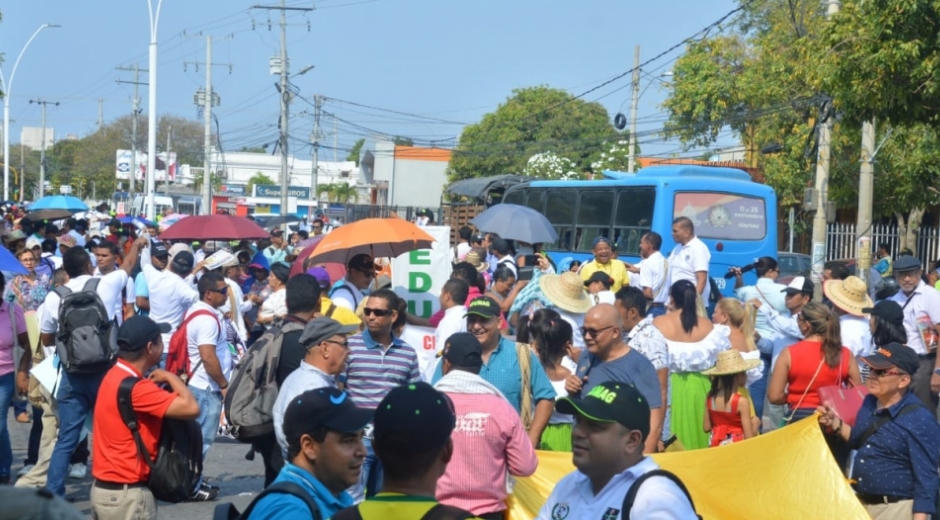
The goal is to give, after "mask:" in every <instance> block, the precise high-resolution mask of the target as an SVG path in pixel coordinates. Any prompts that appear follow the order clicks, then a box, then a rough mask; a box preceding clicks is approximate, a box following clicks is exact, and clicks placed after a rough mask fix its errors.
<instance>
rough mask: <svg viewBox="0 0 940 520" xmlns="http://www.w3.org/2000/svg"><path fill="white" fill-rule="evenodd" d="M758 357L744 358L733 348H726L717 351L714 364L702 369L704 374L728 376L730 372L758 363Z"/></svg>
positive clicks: (746, 369) (736, 371) (737, 371)
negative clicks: (716, 359)
mask: <svg viewBox="0 0 940 520" xmlns="http://www.w3.org/2000/svg"><path fill="white" fill-rule="evenodd" d="M761 363H762V361H761V360H760V359H744V356H742V355H741V353H740V352H738V351H737V350H734V349H728V350H725V351H724V352H719V353H718V361H717V362H716V363H715V366H713V367H712V368H709V369H708V370H704V371H702V375H706V376H728V375H731V374H740V373H741V372H747V371H748V370H750V369H752V368H755V367H756V366H758V365H760V364H761Z"/></svg>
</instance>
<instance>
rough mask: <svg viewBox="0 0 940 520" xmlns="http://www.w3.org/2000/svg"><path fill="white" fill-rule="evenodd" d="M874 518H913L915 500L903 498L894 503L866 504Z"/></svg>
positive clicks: (909, 519) (881, 519)
mask: <svg viewBox="0 0 940 520" xmlns="http://www.w3.org/2000/svg"><path fill="white" fill-rule="evenodd" d="M865 509H866V510H867V511H868V514H869V516H871V518H872V520H911V517H912V516H914V512H913V511H914V501H913V500H901V501H900V502H895V503H893V504H871V505H870V504H865Z"/></svg>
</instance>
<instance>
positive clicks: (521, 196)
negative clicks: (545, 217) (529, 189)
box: [503, 190, 526, 206]
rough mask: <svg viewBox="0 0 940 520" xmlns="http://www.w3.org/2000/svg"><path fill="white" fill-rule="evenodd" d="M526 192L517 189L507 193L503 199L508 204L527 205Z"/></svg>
mask: <svg viewBox="0 0 940 520" xmlns="http://www.w3.org/2000/svg"><path fill="white" fill-rule="evenodd" d="M525 194H526V192H525V191H523V190H516V191H514V192H512V193H510V194H508V195H506V197H505V198H504V199H503V202H504V203H506V204H515V205H517V206H525V204H524V201H525Z"/></svg>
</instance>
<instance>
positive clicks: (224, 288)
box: [209, 285, 228, 296]
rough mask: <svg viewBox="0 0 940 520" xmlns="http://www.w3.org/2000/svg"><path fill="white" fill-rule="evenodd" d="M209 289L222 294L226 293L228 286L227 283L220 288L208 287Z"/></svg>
mask: <svg viewBox="0 0 940 520" xmlns="http://www.w3.org/2000/svg"><path fill="white" fill-rule="evenodd" d="M209 290H210V291H212V292H214V293H219V294H221V295H222V296H226V295H228V286H227V285H226V286H225V287H223V288H221V289H209Z"/></svg>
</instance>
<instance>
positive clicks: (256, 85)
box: [0, 0, 737, 159]
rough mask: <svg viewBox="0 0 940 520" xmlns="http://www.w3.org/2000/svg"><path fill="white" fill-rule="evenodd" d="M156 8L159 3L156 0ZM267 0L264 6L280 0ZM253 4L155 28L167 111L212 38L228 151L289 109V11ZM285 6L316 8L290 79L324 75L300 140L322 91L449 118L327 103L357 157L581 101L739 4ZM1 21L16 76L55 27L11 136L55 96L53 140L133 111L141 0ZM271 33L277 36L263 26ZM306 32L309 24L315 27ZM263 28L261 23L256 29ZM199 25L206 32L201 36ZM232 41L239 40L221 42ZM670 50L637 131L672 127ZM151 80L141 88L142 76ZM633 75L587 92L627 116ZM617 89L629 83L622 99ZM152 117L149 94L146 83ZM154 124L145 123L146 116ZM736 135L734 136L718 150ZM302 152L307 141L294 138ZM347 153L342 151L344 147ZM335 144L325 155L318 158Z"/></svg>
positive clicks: (11, 14)
mask: <svg viewBox="0 0 940 520" xmlns="http://www.w3.org/2000/svg"><path fill="white" fill-rule="evenodd" d="M154 3H156V0H154ZM278 3H279V0H271V1H270V2H269V3H266V4H265V5H271V4H278ZM255 4H256V2H254V1H253V0H252V1H245V0H189V1H180V0H164V2H163V10H162V13H161V16H160V25H159V30H158V40H159V44H160V46H159V58H158V64H159V65H158V94H157V102H158V107H157V112H158V114H164V113H170V114H174V115H178V116H183V117H189V118H197V117H198V113H197V111H196V107H195V106H194V105H193V102H192V99H193V94H194V92H195V91H196V89H198V88H199V87H200V86H202V85H203V83H204V79H205V69H204V67H203V66H200V67H199V70H198V72H197V71H196V68H195V67H194V66H193V65H191V64H190V65H187V66H186V67H185V70H184V62H187V61H189V62H195V61H199V62H202V61H204V60H205V57H206V56H205V54H206V53H205V35H207V34H211V35H213V36H214V37H217V38H219V39H218V40H216V41H214V42H213V61H214V62H216V63H231V64H232V66H233V67H232V70H231V73H230V72H229V69H228V68H227V67H215V68H213V83H214V88H215V91H216V92H217V93H218V94H219V95H220V96H221V98H222V105H221V106H220V107H218V108H217V109H215V114H216V115H217V116H218V118H219V124H220V126H221V138H222V144H223V147H224V148H225V149H226V150H234V149H238V148H240V147H241V146H246V145H247V146H257V145H261V144H263V143H270V142H272V141H274V139H275V136H276V134H277V127H276V125H277V118H278V111H279V104H278V98H277V93H276V91H275V89H274V86H273V83H274V82H275V81H276V77H275V76H271V75H269V73H268V59H269V58H270V57H271V56H274V55H276V54H277V52H278V49H279V42H280V33H279V29H278V26H277V22H278V20H279V15H278V14H277V12H273V11H272V12H270V14H269V12H268V11H264V10H258V9H250V7H251V6H252V5H255ZM287 5H288V6H294V7H311V6H316V8H317V9H316V10H315V11H313V12H310V13H307V14H303V13H292V14H290V15H289V17H288V23H289V24H290V27H289V29H288V42H289V43H288V51H289V55H290V56H289V57H290V63H291V70H292V71H294V72H296V71H298V70H300V69H301V68H303V67H305V66H307V65H315V66H316V68H315V69H313V70H311V71H310V72H308V73H307V74H305V75H303V76H298V77H296V78H295V79H294V80H293V82H294V83H295V85H296V86H297V87H298V88H299V91H300V95H301V96H302V97H303V99H297V100H295V102H294V103H293V105H292V117H291V131H290V133H291V135H292V136H294V137H296V138H297V139H304V140H305V139H306V138H307V137H308V136H309V134H310V131H311V128H312V118H311V117H310V116H309V115H306V114H303V113H302V112H303V111H304V110H305V109H306V110H307V112H312V105H311V104H310V103H308V101H309V100H310V99H311V98H312V96H313V95H314V94H322V95H325V96H327V97H329V98H333V99H338V100H344V101H351V102H355V103H358V104H361V105H368V106H371V107H378V108H383V109H391V110H395V111H399V112H404V113H408V114H415V115H420V116H425V117H430V118H436V119H440V120H445V121H449V122H450V123H442V122H438V121H429V120H427V119H421V118H416V117H412V116H402V115H396V114H392V113H388V112H382V111H377V110H374V109H371V108H363V107H359V106H354V105H350V104H346V103H341V102H338V101H328V102H327V103H326V105H325V106H324V111H325V112H327V113H329V114H331V115H335V117H336V118H337V121H336V130H337V134H338V135H337V139H336V143H337V147H338V148H340V149H344V148H349V146H351V145H352V143H353V142H354V141H355V140H356V139H357V138H358V137H360V136H361V135H362V134H367V133H369V131H378V132H382V133H385V134H390V135H402V136H408V137H412V138H414V139H415V141H416V142H417V143H418V144H425V143H428V142H431V141H434V142H439V143H442V144H444V145H451V144H452V143H453V138H455V137H457V136H459V134H460V130H461V126H460V125H459V124H455V123H474V122H476V121H478V120H479V119H480V117H481V116H482V115H483V114H485V113H486V112H489V111H492V110H494V109H495V108H496V107H497V105H499V104H500V103H501V102H503V101H504V100H505V99H506V98H507V97H508V96H509V95H510V94H511V91H512V89H514V88H519V87H526V86H532V85H541V84H544V85H549V86H551V87H557V88H563V89H566V90H569V91H570V92H572V93H575V94H580V93H582V92H584V91H587V90H588V89H590V88H592V87H595V86H597V85H599V84H600V83H602V82H604V81H606V80H608V79H610V78H612V77H614V76H616V75H618V74H620V73H622V72H625V71H627V70H629V69H631V68H632V66H633V48H634V46H635V45H638V44H639V45H641V46H642V49H641V61H645V60H646V59H648V58H651V57H653V56H655V55H656V54H659V53H660V52H662V51H664V50H666V49H668V48H669V47H671V46H673V45H674V44H676V43H678V42H680V41H682V40H683V39H684V38H686V37H689V36H691V35H693V34H695V33H696V32H697V31H699V30H701V29H702V28H704V27H706V26H708V25H709V24H711V23H712V22H714V21H715V20H717V19H718V18H720V17H721V16H722V15H724V14H725V13H727V12H728V11H730V10H732V9H734V8H735V7H736V6H737V3H736V2H734V1H732V0H681V1H680V0H654V1H640V0H581V1H578V2H572V1H564V2H563V1H559V0H477V1H473V2H470V1H452V0H451V1H448V0H320V1H298V0H288V2H287ZM0 12H2V15H3V20H2V23H0V52H2V53H3V54H4V56H3V63H2V68H3V73H4V75H5V77H6V78H7V80H9V79H10V78H9V75H10V74H11V72H12V70H13V63H14V61H15V60H16V56H17V54H19V52H20V49H22V47H23V45H24V44H25V43H26V40H27V39H28V38H29V36H30V35H31V34H32V33H33V31H35V30H36V28H37V27H39V26H40V25H41V24H43V23H46V22H49V23H56V24H61V25H62V27H61V28H54V29H46V30H44V31H43V32H42V33H41V34H40V35H39V36H38V37H37V38H36V40H35V41H34V42H33V43H32V45H30V47H29V49H28V50H27V51H26V54H25V55H24V57H23V60H22V62H21V63H20V66H19V68H18V70H17V71H16V76H15V78H14V81H13V85H12V96H11V98H10V101H11V119H13V120H14V122H13V123H12V124H11V142H14V143H15V142H18V141H19V135H20V127H21V126H24V125H26V126H39V124H40V117H41V114H40V110H39V108H38V107H37V106H36V105H30V104H29V100H30V99H35V98H44V99H48V100H50V101H59V102H60V103H61V104H60V106H59V107H55V108H54V107H49V109H48V116H47V117H48V125H49V126H52V127H54V128H55V130H56V134H57V138H61V137H63V136H65V135H66V134H77V135H79V136H83V135H87V134H88V133H90V132H93V131H94V129H95V125H96V122H97V119H98V99H103V100H104V118H105V120H106V121H108V120H112V119H114V118H117V117H119V116H121V115H124V114H127V113H129V112H130V99H131V97H132V93H133V87H132V86H131V85H121V84H118V83H116V80H118V79H124V80H131V79H132V74H131V73H128V72H120V71H117V70H115V67H118V66H132V65H133V64H134V63H139V64H140V66H141V68H146V67H147V47H148V43H149V39H150V36H149V22H148V10H147V2H146V0H92V1H86V2H75V1H74V0H13V1H11V2H5V3H4V5H3V6H2V8H0ZM269 19H270V21H271V30H270V31H269V30H268V20H269ZM308 23H309V30H308ZM253 26H254V28H253ZM200 32H202V35H203V36H202V37H198V36H197V37H192V36H193V35H197V34H198V33H200ZM229 36H231V37H232V38H231V39H223V38H226V37H229ZM680 52H681V50H680V51H676V52H673V53H671V54H669V55H668V56H667V57H665V58H663V59H660V60H658V61H656V62H654V63H652V64H650V65H649V66H648V67H646V69H644V77H643V78H642V80H641V90H643V92H644V93H643V95H642V97H641V99H640V108H639V111H638V117H639V121H640V122H639V131H640V132H644V131H651V130H655V129H658V128H661V127H662V124H663V121H664V119H665V117H664V115H663V114H662V109H661V108H660V107H659V105H660V104H661V103H662V101H663V99H664V98H665V95H666V91H665V87H664V86H663V84H662V81H668V77H665V78H664V77H661V74H662V73H663V72H665V71H668V70H669V69H670V67H671V63H672V62H673V60H674V59H675V58H676V57H677V56H678V55H679V54H680ZM146 77H147V76H146V75H145V74H142V81H146ZM629 82H630V77H629V76H627V77H625V78H623V79H621V80H619V81H616V82H614V83H612V84H611V85H609V86H607V87H605V88H602V89H600V90H598V91H596V92H593V93H591V94H589V95H587V96H586V97H585V99H588V100H599V101H600V102H601V103H603V104H604V105H605V106H606V107H607V109H608V111H609V112H610V114H611V117H613V115H614V114H616V113H617V112H623V113H624V114H627V113H628V111H629V107H630V101H629V96H630V88H629ZM617 89H619V90H617ZM140 97H141V106H142V107H143V108H144V110H145V111H146V108H147V87H146V86H143V87H141V91H140ZM145 117H146V115H145ZM321 124H322V127H323V132H324V134H326V137H325V139H324V140H323V144H324V145H326V146H328V147H332V145H333V135H332V134H333V128H334V123H333V118H331V117H329V116H325V117H324V118H323V119H322V120H321ZM654 139H655V138H650V137H645V138H643V139H641V144H642V147H643V151H644V153H655V154H668V153H671V152H678V151H679V150H678V145H677V144H676V143H674V142H669V143H663V142H654ZM731 142H733V140H732V139H731V138H730V137H725V138H724V139H722V143H723V144H728V143H731ZM293 146H294V148H293V152H294V153H297V154H299V155H306V154H309V152H310V147H309V146H303V145H302V144H299V143H297V142H294V143H293ZM337 155H338V157H339V158H340V159H342V158H343V157H344V156H345V155H346V153H345V151H343V150H340V151H338V152H337ZM332 156H333V151H332V150H331V149H329V148H327V149H325V150H324V149H321V158H322V159H332Z"/></svg>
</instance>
